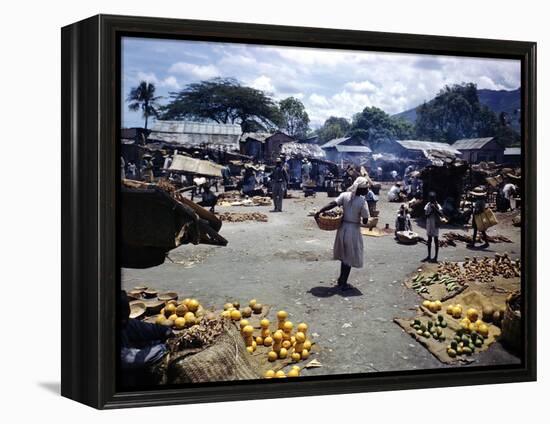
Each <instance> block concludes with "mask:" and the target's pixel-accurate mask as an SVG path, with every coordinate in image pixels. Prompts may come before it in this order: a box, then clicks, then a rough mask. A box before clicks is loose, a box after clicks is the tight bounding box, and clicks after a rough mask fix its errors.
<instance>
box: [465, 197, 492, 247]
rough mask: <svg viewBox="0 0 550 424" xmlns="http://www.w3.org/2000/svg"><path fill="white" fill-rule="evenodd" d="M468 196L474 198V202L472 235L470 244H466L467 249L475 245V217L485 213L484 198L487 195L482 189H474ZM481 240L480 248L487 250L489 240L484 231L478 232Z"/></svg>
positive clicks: (476, 228)
mask: <svg viewBox="0 0 550 424" xmlns="http://www.w3.org/2000/svg"><path fill="white" fill-rule="evenodd" d="M470 195H471V196H473V197H474V198H475V201H474V210H473V214H472V229H473V230H474V234H473V235H472V242H471V243H469V244H468V247H474V246H475V244H476V238H477V231H478V227H477V222H476V216H479V215H481V214H482V213H483V212H485V208H486V205H485V196H486V195H487V193H486V192H485V191H484V190H483V188H482V187H476V188H474V189H473V190H472V191H470ZM480 233H481V238H482V239H483V241H484V242H485V243H484V244H483V245H482V246H481V247H482V248H487V247H489V239H488V238H487V232H486V231H485V230H482V231H480Z"/></svg>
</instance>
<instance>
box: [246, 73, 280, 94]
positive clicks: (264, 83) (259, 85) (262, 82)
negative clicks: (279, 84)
mask: <svg viewBox="0 0 550 424" xmlns="http://www.w3.org/2000/svg"><path fill="white" fill-rule="evenodd" d="M250 85H251V86H252V87H253V88H255V89H257V90H262V91H266V92H268V93H273V92H275V87H274V86H273V84H272V83H271V78H269V77H266V76H265V75H260V76H259V77H258V78H256V79H255V80H253V81H252V82H250Z"/></svg>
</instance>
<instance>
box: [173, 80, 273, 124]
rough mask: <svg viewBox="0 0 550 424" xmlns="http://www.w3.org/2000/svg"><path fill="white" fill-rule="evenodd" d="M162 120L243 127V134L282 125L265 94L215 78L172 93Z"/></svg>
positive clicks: (234, 82)
mask: <svg viewBox="0 0 550 424" xmlns="http://www.w3.org/2000/svg"><path fill="white" fill-rule="evenodd" d="M162 118H163V119H183V118H191V119H197V120H212V121H215V122H218V123H220V124H240V125H241V129H242V131H243V132H252V131H265V130H271V129H275V128H277V127H278V126H279V124H280V123H281V114H280V111H279V108H278V107H277V104H276V103H275V102H274V101H273V99H271V98H270V97H269V96H268V95H267V94H266V93H264V92H263V91H261V90H257V89H255V88H252V87H246V86H243V85H241V84H240V83H239V82H238V81H237V80H236V79H234V78H214V79H211V80H207V81H201V82H197V83H192V84H189V85H187V86H186V87H185V88H184V89H183V90H181V91H179V92H174V93H170V102H169V103H168V104H167V105H166V106H165V107H164V108H163V110H162Z"/></svg>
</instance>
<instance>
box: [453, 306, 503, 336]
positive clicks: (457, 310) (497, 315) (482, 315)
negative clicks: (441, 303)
mask: <svg viewBox="0 0 550 424" xmlns="http://www.w3.org/2000/svg"><path fill="white" fill-rule="evenodd" d="M446 312H447V315H451V316H452V317H453V318H455V319H460V326H461V327H464V329H465V330H469V331H479V327H480V326H481V325H482V324H483V325H485V327H487V325H486V324H485V323H493V324H495V325H496V326H499V325H500V322H501V320H502V317H503V316H504V310H500V309H495V308H494V307H493V306H492V305H488V304H487V305H483V306H482V309H481V312H480V311H478V310H477V309H475V308H469V309H468V310H467V311H466V316H465V317H463V310H462V305H461V304H459V303H457V304H450V305H448V306H447V308H446ZM485 327H483V328H482V331H481V333H482V334H484V333H485V332H486V328H485Z"/></svg>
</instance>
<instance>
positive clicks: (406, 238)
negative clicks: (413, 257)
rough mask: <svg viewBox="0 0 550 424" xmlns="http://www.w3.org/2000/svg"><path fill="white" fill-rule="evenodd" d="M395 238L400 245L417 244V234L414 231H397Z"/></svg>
mask: <svg viewBox="0 0 550 424" xmlns="http://www.w3.org/2000/svg"><path fill="white" fill-rule="evenodd" d="M395 237H396V238H397V241H398V242H399V243H401V244H416V243H417V242H418V234H417V233H415V232H414V231H398V232H396V233H395Z"/></svg>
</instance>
